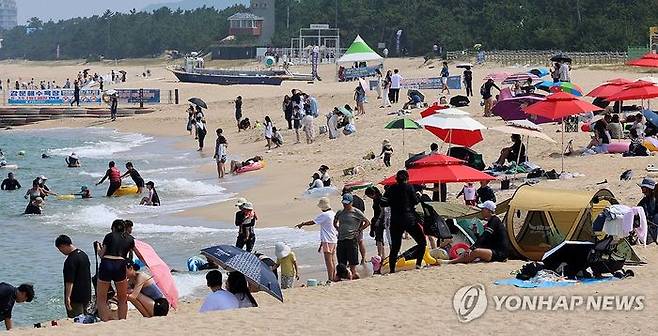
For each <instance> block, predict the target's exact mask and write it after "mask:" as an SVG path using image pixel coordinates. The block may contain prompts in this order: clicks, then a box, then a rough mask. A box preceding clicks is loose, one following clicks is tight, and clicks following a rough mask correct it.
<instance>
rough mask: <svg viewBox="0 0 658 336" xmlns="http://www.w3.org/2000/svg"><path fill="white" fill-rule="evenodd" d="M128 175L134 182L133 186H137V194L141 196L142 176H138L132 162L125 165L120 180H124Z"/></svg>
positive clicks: (142, 187) (142, 188)
mask: <svg viewBox="0 0 658 336" xmlns="http://www.w3.org/2000/svg"><path fill="white" fill-rule="evenodd" d="M128 175H130V178H131V179H132V180H133V182H135V185H136V186H137V189H138V190H137V193H138V194H141V193H142V190H144V179H143V178H142V176H141V175H140V174H139V172H138V171H137V169H135V166H134V165H133V163H132V162H127V163H126V172H125V173H124V174H123V175H121V178H124V177H126V176H128Z"/></svg>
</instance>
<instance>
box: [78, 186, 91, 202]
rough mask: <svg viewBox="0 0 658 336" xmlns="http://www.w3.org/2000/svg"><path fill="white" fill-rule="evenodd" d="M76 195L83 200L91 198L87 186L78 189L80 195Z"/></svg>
mask: <svg viewBox="0 0 658 336" xmlns="http://www.w3.org/2000/svg"><path fill="white" fill-rule="evenodd" d="M76 195H80V197H82V198H83V199H84V198H91V191H90V190H89V188H88V187H87V186H84V185H83V186H81V187H80V193H79V194H76Z"/></svg>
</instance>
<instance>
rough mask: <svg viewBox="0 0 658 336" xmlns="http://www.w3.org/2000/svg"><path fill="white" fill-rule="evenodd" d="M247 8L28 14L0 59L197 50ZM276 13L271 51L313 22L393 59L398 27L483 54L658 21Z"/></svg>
mask: <svg viewBox="0 0 658 336" xmlns="http://www.w3.org/2000/svg"><path fill="white" fill-rule="evenodd" d="M244 10H245V9H244V7H242V6H235V7H231V8H227V9H225V10H222V11H217V10H215V9H214V8H206V7H202V8H199V9H196V10H192V11H181V10H178V11H171V10H169V9H167V8H163V9H159V10H157V11H155V12H153V13H144V12H136V11H134V10H133V11H131V12H130V13H125V14H124V13H113V12H110V11H107V12H105V13H104V14H103V15H101V16H98V15H97V16H92V17H89V18H75V19H70V20H65V21H59V22H41V21H40V20H38V19H36V18H35V19H32V20H30V22H29V23H28V25H27V26H22V27H17V28H15V29H12V30H10V31H7V32H4V33H3V36H2V38H3V39H4V41H3V48H2V49H0V58H28V59H35V60H41V59H54V58H55V55H56V49H57V45H59V46H60V51H61V58H64V59H70V58H87V57H90V56H96V57H97V56H99V55H103V56H104V57H105V58H128V57H148V56H156V55H159V54H160V53H162V52H163V51H164V50H166V49H176V50H179V51H181V52H189V51H195V50H202V49H206V48H207V47H208V46H209V45H211V44H213V43H216V42H217V41H219V40H220V39H222V38H223V37H225V36H226V35H227V32H228V22H227V21H226V19H227V18H228V16H230V15H232V14H234V13H236V12H238V11H244ZM275 10H276V32H275V35H274V38H273V41H272V42H273V43H272V44H273V45H275V46H280V47H285V46H289V45H290V38H291V37H294V36H297V35H298V34H299V29H300V28H302V27H308V25H309V24H311V23H328V24H330V25H331V26H332V27H333V26H336V25H337V26H338V27H339V28H340V29H341V35H342V36H341V38H342V41H343V47H347V45H348V44H349V43H350V42H351V41H352V39H354V37H355V36H356V35H357V34H360V35H361V36H362V37H363V38H364V39H365V40H366V41H367V42H368V43H369V44H370V45H371V46H373V47H374V46H376V44H377V43H378V42H384V43H386V44H387V45H388V46H389V49H390V50H391V54H392V55H393V54H394V53H393V49H394V48H393V46H394V45H395V32H396V31H397V30H398V29H402V30H404V32H405V33H406V34H405V35H406V38H405V44H406V47H407V49H408V51H409V53H410V54H413V55H424V54H425V53H427V51H428V50H429V49H430V48H431V47H432V44H434V43H436V42H439V43H440V44H441V45H442V46H443V47H444V49H448V50H463V49H469V48H471V47H472V46H473V45H474V44H476V43H481V44H482V45H483V48H484V49H489V50H491V49H542V50H545V49H561V50H566V51H612V50H626V47H627V46H629V45H633V46H637V45H640V46H641V45H646V44H647V40H648V36H647V35H648V27H649V26H654V25H658V0H553V1H536V0H277V1H276V9H275ZM28 32H29V33H28ZM248 42H249V41H244V40H238V41H235V42H232V43H233V44H242V43H248Z"/></svg>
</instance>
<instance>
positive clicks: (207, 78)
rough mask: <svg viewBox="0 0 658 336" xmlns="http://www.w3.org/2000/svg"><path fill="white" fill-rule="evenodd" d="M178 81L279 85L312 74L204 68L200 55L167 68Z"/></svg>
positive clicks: (301, 79)
mask: <svg viewBox="0 0 658 336" xmlns="http://www.w3.org/2000/svg"><path fill="white" fill-rule="evenodd" d="M168 70H169V71H171V72H172V73H173V74H174V75H175V76H176V78H178V80H179V81H181V82H185V83H204V84H219V85H234V84H251V85H281V83H282V82H283V81H284V80H296V81H312V80H313V77H312V75H305V74H293V73H290V72H289V71H288V70H285V69H282V70H274V69H272V70H235V69H206V68H205V67H204V61H203V58H201V57H196V56H189V57H186V58H185V64H184V66H183V67H180V66H178V67H173V68H168Z"/></svg>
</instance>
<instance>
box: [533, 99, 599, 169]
mask: <svg viewBox="0 0 658 336" xmlns="http://www.w3.org/2000/svg"><path fill="white" fill-rule="evenodd" d="M600 109H601V108H600V107H598V106H596V105H593V104H590V103H587V102H584V101H582V100H580V99H578V97H576V96H574V95H572V94H569V93H566V92H558V93H554V94H552V95H549V96H548V97H546V100H544V101H541V102H539V103H536V104H533V105H530V106H528V107H526V108H524V109H523V110H524V111H525V113H528V114H533V115H537V116H541V117H544V118H548V119H551V120H560V119H564V118H565V117H568V116H572V115H576V114H581V113H585V112H593V111H598V110H600ZM561 134H562V152H561V153H560V154H561V155H560V156H561V159H562V160H561V161H562V172H564V122H563V123H562V133H561Z"/></svg>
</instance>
